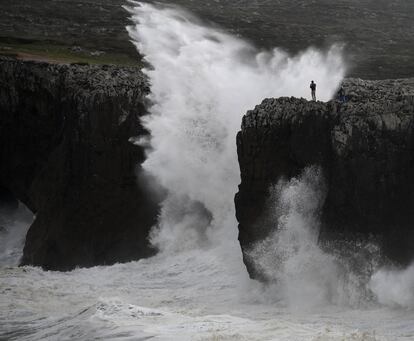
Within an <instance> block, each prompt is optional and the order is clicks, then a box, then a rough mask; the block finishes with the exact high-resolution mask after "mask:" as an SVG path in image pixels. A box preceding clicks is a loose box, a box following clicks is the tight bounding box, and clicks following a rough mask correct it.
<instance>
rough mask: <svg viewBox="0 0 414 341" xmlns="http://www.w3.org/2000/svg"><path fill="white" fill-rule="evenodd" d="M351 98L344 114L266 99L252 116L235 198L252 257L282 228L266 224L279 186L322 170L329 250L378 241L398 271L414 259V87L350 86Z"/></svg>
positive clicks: (329, 106) (240, 142)
mask: <svg viewBox="0 0 414 341" xmlns="http://www.w3.org/2000/svg"><path fill="white" fill-rule="evenodd" d="M344 88H345V90H346V93H347V97H348V101H347V102H346V103H343V104H342V103H339V102H337V101H330V102H327V103H322V102H308V101H306V100H304V99H297V98H279V99H266V100H264V101H263V102H262V104H260V105H258V106H257V107H256V108H255V109H254V110H252V111H249V112H248V113H247V114H246V115H245V116H244V118H243V122H242V129H241V131H240V132H239V133H238V135H237V151H238V157H239V163H240V170H241V184H240V186H239V192H238V194H237V195H236V198H235V203H236V214H237V219H238V221H239V240H240V244H241V247H242V250H243V252H244V255H246V251H247V250H249V248H250V247H252V245H253V244H254V243H255V242H257V241H259V240H261V239H263V238H264V237H266V236H267V235H268V233H269V231H270V230H271V229H274V227H275V226H274V224H272V223H269V221H267V219H266V218H265V206H266V205H265V203H266V199H267V197H268V189H269V186H270V185H271V184H275V183H277V181H278V180H279V179H280V178H281V177H285V178H287V179H289V178H292V177H294V176H297V175H299V174H300V173H301V172H302V170H303V169H304V168H305V167H306V166H310V165H319V166H321V167H322V169H323V173H324V176H325V180H326V183H327V186H328V193H327V197H326V201H325V204H324V207H323V209H322V212H321V219H322V230H321V236H320V238H321V240H322V241H323V240H335V239H342V238H351V239H356V238H375V240H377V241H378V242H379V243H380V245H381V246H382V252H383V255H384V256H385V257H386V258H387V259H389V260H391V261H394V262H397V263H400V264H406V263H408V262H410V261H411V260H412V258H413V257H414V79H406V80H386V81H362V80H358V79H348V80H346V81H345V82H344ZM244 258H245V263H246V265H247V268H248V270H249V273H250V275H251V276H252V277H260V275H259V274H258V273H257V272H256V269H255V268H254V265H253V264H252V263H251V262H250V261H249V259H248V257H244Z"/></svg>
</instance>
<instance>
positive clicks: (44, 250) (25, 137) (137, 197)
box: [0, 59, 159, 270]
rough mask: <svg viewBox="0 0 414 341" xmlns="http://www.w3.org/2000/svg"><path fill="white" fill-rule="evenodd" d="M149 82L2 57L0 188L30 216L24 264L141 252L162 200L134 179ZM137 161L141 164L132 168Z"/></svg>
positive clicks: (59, 265) (105, 259)
mask: <svg viewBox="0 0 414 341" xmlns="http://www.w3.org/2000/svg"><path fill="white" fill-rule="evenodd" d="M147 92H148V85H147V82H146V80H145V78H144V76H143V74H142V73H141V72H140V71H139V70H137V69H134V68H119V67H112V66H81V65H51V64H45V63H32V62H20V61H14V60H5V59H3V60H0V188H4V189H5V191H4V193H6V190H7V191H8V192H11V193H12V194H13V196H14V197H15V198H16V199H18V200H20V201H22V202H23V203H25V204H26V206H27V207H28V208H29V209H31V210H32V212H35V213H36V219H35V221H34V223H33V225H32V226H31V227H30V230H29V232H28V235H27V238H26V244H25V248H24V256H23V261H22V264H32V265H39V266H42V267H44V268H46V269H54V270H69V269H72V268H74V267H76V266H93V265H98V264H112V263H114V262H123V261H129V260H133V259H139V258H142V257H147V256H149V255H151V254H153V252H154V250H153V249H151V247H150V246H149V244H148V241H147V236H148V232H149V230H150V228H151V226H152V225H153V224H154V223H155V221H156V216H157V213H158V202H159V200H158V199H157V198H156V197H155V196H154V195H152V193H151V191H150V189H149V188H146V186H145V181H141V182H140V183H138V181H137V174H139V164H140V163H142V162H143V160H144V152H143V150H142V148H140V147H138V146H135V145H133V144H132V143H130V142H129V141H128V140H129V139H130V137H132V136H137V135H144V134H146V132H145V131H144V129H143V127H142V126H141V125H140V121H139V117H140V116H141V115H144V114H145V113H146V111H145V107H144V103H143V101H144V96H145V95H146V94H147ZM137 167H138V169H137Z"/></svg>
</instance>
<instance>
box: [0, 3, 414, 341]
mask: <svg viewBox="0 0 414 341" xmlns="http://www.w3.org/2000/svg"><path fill="white" fill-rule="evenodd" d="M128 10H129V12H130V13H131V21H132V24H131V26H129V27H128V32H129V34H130V37H131V39H132V41H133V42H134V43H135V44H136V45H137V47H138V49H139V51H140V52H141V53H142V54H143V55H145V58H146V60H147V61H148V64H149V65H150V67H148V69H146V70H145V72H146V74H147V75H148V77H149V78H150V81H151V89H152V94H151V96H150V98H149V100H150V102H151V103H152V104H151V107H150V112H151V114H150V115H148V116H147V117H146V118H145V119H144V120H143V123H144V125H145V126H146V127H147V128H148V129H149V131H150V132H151V138H150V139H149V140H145V141H144V140H141V141H138V142H137V143H140V144H141V145H144V146H147V147H148V149H147V154H148V155H147V161H146V162H145V163H144V169H145V171H146V172H147V173H148V174H149V175H151V176H152V177H153V178H155V179H156V182H157V183H158V184H159V185H160V186H162V187H164V188H165V189H166V190H167V192H168V197H167V199H166V200H165V202H164V203H163V207H162V212H161V215H160V219H159V224H158V225H157V226H155V227H154V229H153V232H152V235H151V240H152V242H153V243H154V245H156V246H157V247H158V248H159V249H160V253H159V254H158V255H157V256H156V257H153V258H150V259H146V260H141V261H139V262H132V263H128V264H119V265H114V266H110V267H96V268H92V269H78V270H75V271H72V272H69V273H58V272H45V271H42V270H40V269H38V268H31V267H25V268H16V267H15V265H16V264H17V261H18V258H19V252H20V254H21V242H22V236H24V232H25V230H26V229H27V226H28V222H26V225H24V224H20V225H19V226H22V227H21V228H18V229H15V228H14V227H15V226H16V219H15V218H13V219H11V218H10V219H8V220H7V222H6V223H5V224H6V225H7V231H6V230H5V231H4V236H3V237H2V238H3V239H2V240H3V241H4V242H2V243H1V247H2V248H3V250H5V252H4V255H3V254H2V256H1V258H0V262H1V265H0V266H1V268H0V340H1V339H5V340H8V339H11V340H94V339H105V340H147V339H154V340H397V339H401V340H414V324H413V323H412V322H413V320H414V311H413V310H411V307H413V306H414V289H413V288H414V276H413V273H414V270H413V269H407V270H392V269H389V270H387V269H380V270H378V271H377V270H376V269H373V267H375V257H372V259H370V258H367V259H366V264H369V265H372V267H371V270H370V272H368V275H366V272H363V273H361V272H358V271H354V270H353V269H352V268H350V266H347V260H346V259H338V257H337V255H335V254H331V253H329V252H327V251H324V250H322V249H320V248H319V246H318V243H317V233H318V210H319V208H320V206H321V205H322V203H323V200H324V186H325V185H324V180H323V174H322V172H321V170H320V169H318V168H316V167H311V168H309V169H306V170H304V173H303V174H302V175H301V176H300V177H299V178H297V179H292V180H290V181H283V180H281V182H280V183H279V184H278V185H277V186H276V187H275V188H274V189H271V190H270V192H271V193H273V194H274V195H273V196H271V198H274V200H273V201H272V202H271V205H270V210H271V209H272V205H276V206H277V207H278V208H282V209H281V210H278V211H279V212H280V211H281V212H282V214H281V215H279V216H277V217H274V218H273V219H274V224H275V233H274V235H272V236H270V237H269V239H268V240H266V241H264V242H263V243H262V244H260V245H257V246H256V247H255V248H254V249H253V250H252V251H251V254H250V256H251V257H253V258H254V259H255V261H256V262H257V264H258V265H259V266H260V267H261V268H262V271H263V273H264V274H266V276H267V277H268V278H270V279H271V284H269V285H266V286H264V285H261V284H259V283H257V282H255V281H252V280H250V279H249V278H248V276H247V272H246V270H245V268H244V265H243V263H242V258H241V252H240V247H239V245H238V242H237V222H236V220H235V212H234V204H233V196H234V193H235V192H236V191H237V185H238V183H239V181H240V178H239V169H238V164H237V155H236V150H235V149H236V148H235V135H236V132H237V130H238V129H239V127H240V122H241V117H242V115H243V113H244V112H246V110H248V109H249V108H252V107H253V106H254V105H255V104H257V103H259V102H260V101H261V100H262V99H263V98H265V97H277V96H298V97H300V96H303V97H309V95H310V94H309V89H308V84H309V82H310V80H311V79H313V80H315V81H316V83H317V84H318V93H317V95H318V97H319V98H320V99H321V100H328V99H329V98H330V97H331V96H332V95H333V94H334V93H335V91H336V88H337V87H338V85H339V84H340V81H341V79H342V78H343V76H344V74H345V71H346V68H345V66H344V62H343V58H342V51H341V47H340V46H339V45H338V46H332V48H331V49H330V50H327V51H316V50H313V49H309V50H307V51H303V53H301V54H299V55H297V56H289V55H288V54H287V53H284V52H283V51H281V50H279V49H274V50H272V51H258V50H256V49H255V48H254V47H253V46H251V45H249V44H248V43H246V42H245V41H243V40H240V39H238V38H235V37H233V36H231V35H229V34H227V33H226V32H224V31H222V30H221V29H219V28H216V27H211V26H207V25H205V24H203V23H202V22H201V21H200V20H198V19H197V18H195V17H193V16H192V15H190V14H189V13H186V12H184V11H182V10H180V9H177V8H174V7H165V6H164V7H158V6H154V5H150V4H139V3H130V5H129V7H128ZM276 206H275V207H276ZM17 225H18V224H17ZM12 231H15V232H12ZM16 231H17V232H16ZM6 241H9V242H6ZM8 250H9V251H10V252H8ZM11 250H12V251H11ZM16 250H19V252H16ZM371 275H372V276H371ZM367 276H368V277H367Z"/></svg>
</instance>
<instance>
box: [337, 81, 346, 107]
mask: <svg viewBox="0 0 414 341" xmlns="http://www.w3.org/2000/svg"><path fill="white" fill-rule="evenodd" d="M338 99H339V101H340V102H341V103H345V100H346V97H345V90H344V88H343V86H342V85H341V87H340V88H339V90H338Z"/></svg>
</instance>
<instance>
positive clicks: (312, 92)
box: [310, 81, 316, 102]
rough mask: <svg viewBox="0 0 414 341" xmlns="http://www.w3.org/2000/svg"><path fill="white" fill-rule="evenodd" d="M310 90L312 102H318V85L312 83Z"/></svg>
mask: <svg viewBox="0 0 414 341" xmlns="http://www.w3.org/2000/svg"><path fill="white" fill-rule="evenodd" d="M310 89H311V94H312V100H313V101H315V102H316V83H315V82H314V81H312V82H311V83H310Z"/></svg>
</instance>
